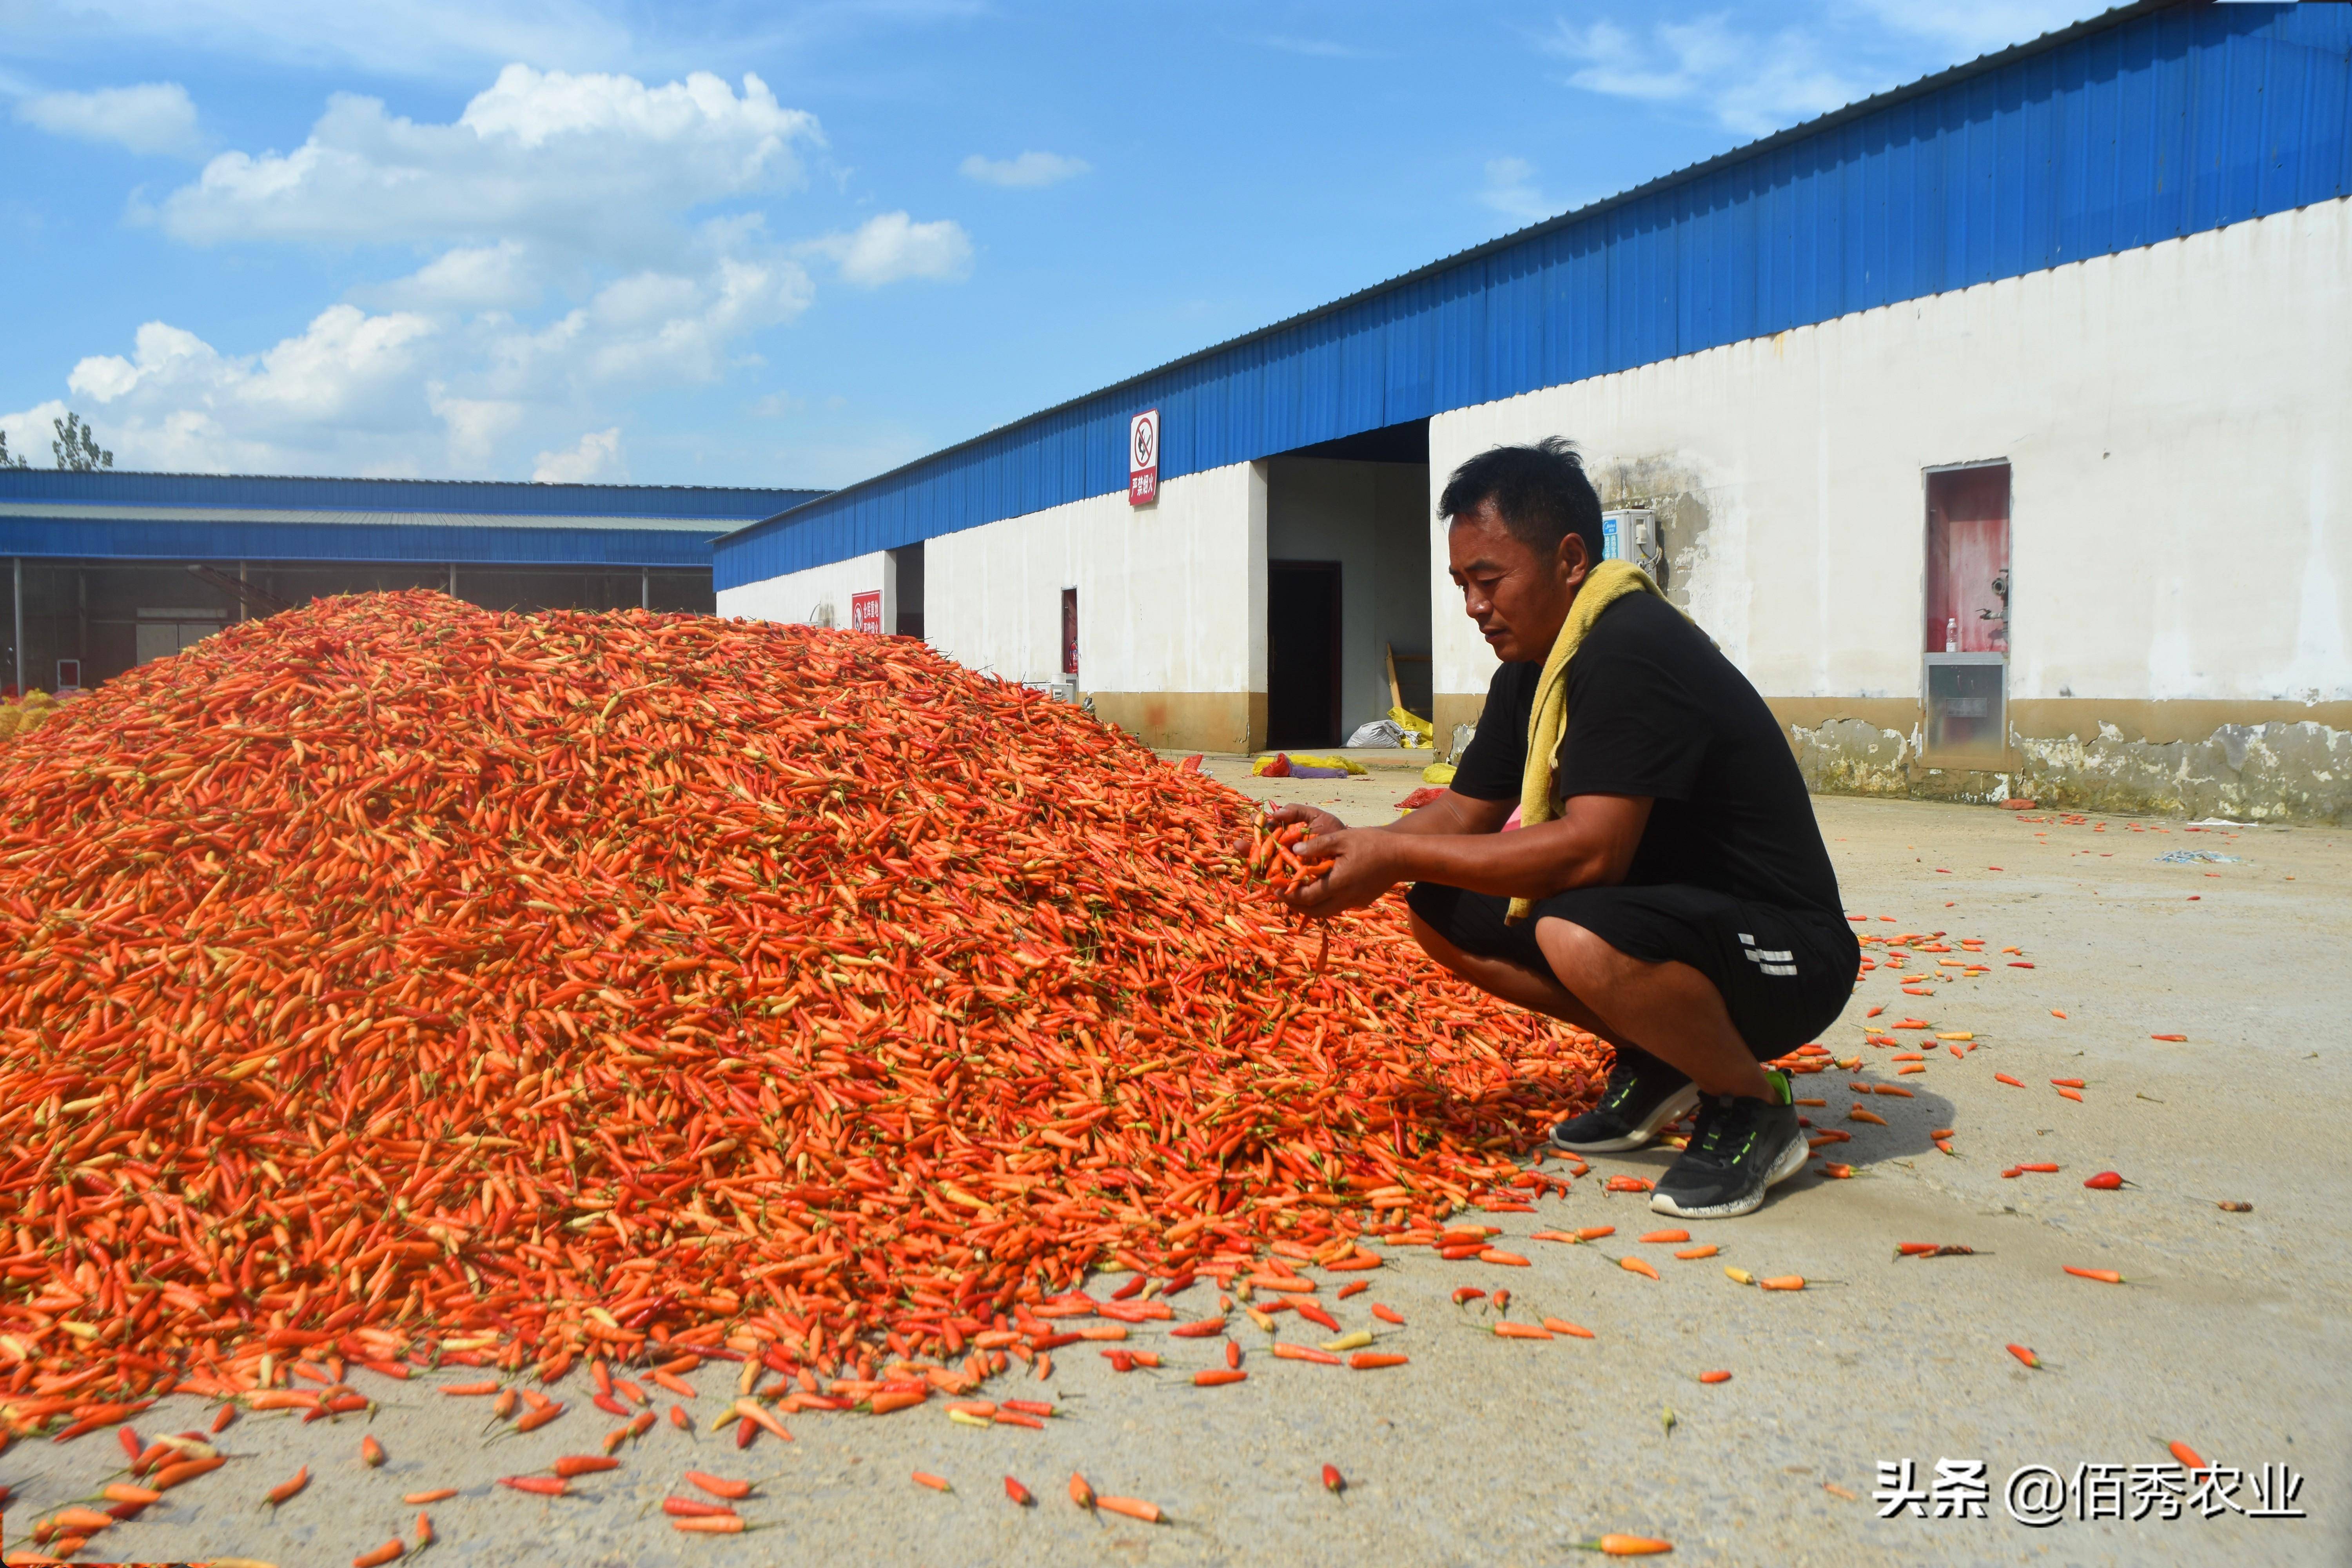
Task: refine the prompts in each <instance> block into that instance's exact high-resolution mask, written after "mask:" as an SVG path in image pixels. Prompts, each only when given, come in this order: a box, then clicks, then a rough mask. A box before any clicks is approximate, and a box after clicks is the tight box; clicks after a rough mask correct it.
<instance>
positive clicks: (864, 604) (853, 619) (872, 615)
mask: <svg viewBox="0 0 2352 1568" xmlns="http://www.w3.org/2000/svg"><path fill="white" fill-rule="evenodd" d="M849 629H850V630H851V631H853V632H872V633H874V634H875V635H876V636H877V637H879V636H881V634H882V594H881V591H880V590H879V589H877V590H876V591H875V592H873V593H871V594H852V595H849Z"/></svg>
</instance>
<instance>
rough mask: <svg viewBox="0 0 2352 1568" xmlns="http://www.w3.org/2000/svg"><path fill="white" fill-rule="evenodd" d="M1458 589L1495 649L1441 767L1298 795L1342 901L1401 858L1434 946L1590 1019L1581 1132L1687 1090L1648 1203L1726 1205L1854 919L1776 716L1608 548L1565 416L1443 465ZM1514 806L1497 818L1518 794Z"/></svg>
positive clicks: (1739, 1208) (1790, 1121) (1581, 1019)
mask: <svg viewBox="0 0 2352 1568" xmlns="http://www.w3.org/2000/svg"><path fill="white" fill-rule="evenodd" d="M1437 510H1438V515H1439V516H1440V517H1441V518H1442V519H1444V521H1445V523H1446V525H1447V526H1446V549H1447V554H1448V557H1449V559H1450V562H1451V564H1452V570H1453V576H1454V583H1455V584H1458V585H1459V586H1460V587H1461V589H1462V603H1463V608H1464V610H1465V612H1466V613H1467V614H1468V615H1469V616H1470V618H1471V619H1472V620H1473V621H1475V622H1476V623H1477V625H1478V630H1479V631H1480V633H1481V634H1483V635H1484V636H1485V637H1486V645H1487V646H1488V647H1491V648H1493V649H1494V650H1495V654H1496V658H1500V659H1501V660H1502V661H1503V662H1502V668H1499V669H1497V670H1496V672H1495V678H1494V681H1493V683H1492V685H1490V686H1489V687H1488V688H1487V692H1486V710H1485V712H1484V714H1483V715H1482V717H1481V719H1480V721H1479V724H1478V730H1477V734H1476V737H1475V739H1474V740H1473V741H1472V742H1471V743H1470V745H1469V746H1468V747H1467V748H1466V749H1465V752H1464V753H1463V756H1462V758H1461V760H1460V764H1459V767H1458V769H1457V771H1456V772H1455V773H1454V781H1453V784H1452V785H1451V787H1450V788H1448V789H1447V791H1446V793H1445V794H1444V795H1443V796H1441V797H1439V798H1438V799H1437V800H1435V801H1433V802H1432V803H1431V804H1430V805H1425V806H1423V807H1422V808H1421V809H1420V810H1419V811H1416V812H1413V813H1412V815H1411V816H1405V817H1403V818H1402V819H1400V820H1398V821H1397V822H1395V823H1393V824H1391V825H1390V826H1385V827H1349V826H1345V825H1344V824H1342V823H1341V822H1340V821H1339V819H1338V818H1337V817H1335V816H1331V815H1330V814H1329V813H1328V812H1321V811H1316V810H1312V809H1310V808H1308V807H1306V806H1300V805H1288V806H1284V807H1282V808H1281V809H1280V810H1278V811H1276V813H1275V814H1274V816H1273V818H1272V820H1273V821H1274V822H1276V823H1277V824H1280V823H1290V822H1303V823H1306V824H1307V826H1308V828H1309V829H1310V837H1307V838H1306V839H1305V840H1304V841H1303V842H1302V843H1300V845H1299V846H1298V851H1297V852H1298V855H1299V858H1301V859H1302V860H1305V861H1307V862H1309V863H1312V862H1315V861H1318V860H1321V861H1328V867H1327V868H1326V869H1325V870H1324V872H1323V874H1322V875H1321V876H1320V877H1318V878H1317V879H1315V880H1313V881H1310V882H1307V883H1306V884H1305V885H1303V886H1302V887H1300V888H1299V889H1297V891H1296V892H1295V893H1294V894H1293V895H1291V902H1292V903H1293V905H1294V906H1295V907H1296V908H1297V909H1298V910H1301V911H1302V912H1304V913H1306V914H1309V915H1333V914H1338V913H1339V912H1340V911H1341V910H1350V909H1355V908H1359V907H1360V906H1362V905H1365V904H1369V903H1370V902H1371V901H1373V900H1375V899H1378V898H1380V897H1381V895H1382V894H1383V893H1385V892H1387V891H1388V890H1389V889H1391V887H1394V886H1395V885H1396V884H1398V883H1400V882H1411V883H1412V884H1413V886H1412V890H1411V892H1410V893H1409V894H1408V895H1407V903H1408V906H1409V908H1410V909H1411V911H1412V932H1413V935H1414V936H1415V938H1417V939H1418V940H1419V941H1420V942H1421V945H1422V946H1423V948H1424V949H1426V950H1427V951H1428V952H1429V955H1430V956H1431V957H1432V958H1433V959H1435V960H1436V961H1437V962H1438V963H1441V964H1443V965H1444V966H1445V967H1446V968H1447V969H1449V970H1452V971H1453V972H1454V973H1455V974H1458V975H1460V976H1461V977H1462V978H1463V979H1465V980H1466V981H1468V982H1469V983H1470V984H1473V985H1475V986H1477V987H1479V988H1480V989H1481V990H1483V991H1486V992H1488V993H1490V994H1493V995H1496V996H1498V997H1500V998H1502V999H1503V1000H1504V1001H1506V1002H1510V1003H1514V1004H1516V1005H1519V1006H1521V1007H1527V1008H1530V1009H1532V1010H1533V1011H1536V1012H1538V1013H1544V1014H1549V1016H1552V1017H1555V1018H1559V1019H1562V1020H1564V1021H1565V1022H1567V1023H1570V1024H1572V1025H1574V1026H1576V1027H1578V1028H1580V1029H1585V1030H1589V1031H1591V1033H1593V1034H1595V1035H1598V1036H1600V1037H1601V1038H1602V1039H1604V1040H1607V1041H1608V1042H1609V1043H1610V1044H1611V1045H1612V1047H1615V1049H1616V1058H1617V1059H1616V1066H1615V1068H1613V1069H1612V1071H1611V1073H1610V1075H1609V1084H1608V1088H1607V1089H1606V1090H1605V1091H1604V1092H1603V1093H1602V1095H1601V1100H1600V1101H1599V1103H1598V1104H1597V1105H1595V1106H1594V1107H1593V1109H1592V1110H1589V1111H1586V1112H1585V1113H1583V1114H1582V1115H1580V1116H1577V1117H1574V1118H1572V1119H1571V1120H1570V1121H1563V1122H1561V1123H1559V1125H1558V1126H1556V1127H1554V1128H1553V1129H1552V1130H1551V1142H1552V1143H1553V1144H1554V1145H1556V1146H1557V1147H1559V1148H1561V1149H1565V1150H1569V1151H1571V1152H1577V1153H1598V1152H1612V1151H1617V1150H1624V1149H1634V1148H1638V1147H1640V1146H1641V1145H1643V1143H1646V1142H1649V1141H1650V1140H1651V1139H1652V1138H1654V1137H1655V1136H1657V1134H1658V1131H1659V1130H1660V1129H1661V1128H1662V1127H1664V1126H1665V1125H1666V1124H1667V1123H1669V1122H1672V1121H1677V1120H1679V1119H1680V1118H1681V1117H1682V1116H1683V1115H1684V1114H1685V1112H1687V1111H1689V1110H1691V1109H1692V1107H1693V1106H1694V1105H1696V1107H1697V1108H1698V1117H1697V1121H1696V1128H1695V1131H1693V1133H1692V1136H1691V1139H1690V1142H1689V1143H1688V1145H1687V1147H1685V1150H1684V1151H1683V1153H1682V1156H1681V1158H1679V1159H1678V1160H1676V1161H1675V1163H1674V1165H1673V1167H1672V1168H1671V1169H1669V1170H1668V1171H1667V1172H1666V1173H1665V1174H1664V1177H1663V1178H1661V1179H1660V1181H1659V1182H1658V1185H1657V1191H1656V1194H1655V1196H1654V1197H1653V1199H1652V1200H1651V1207H1653V1208H1654V1209H1655V1210H1657V1211H1658V1212H1659V1213H1660V1214H1666V1215H1676V1216H1678V1217H1680V1218H1684V1219H1727V1218H1730V1217H1732V1216H1733V1215H1744V1214H1747V1213H1748V1212H1749V1211H1751V1210H1753V1209H1755V1208H1756V1207H1757V1206H1758V1205H1760V1204H1762V1203H1763V1201H1764V1194H1765V1193H1766V1191H1767V1189H1769V1187H1771V1186H1772V1185H1773V1184H1775V1183H1777V1182H1780V1181H1783V1180H1785V1179H1787V1178H1788V1177H1789V1176H1791V1175H1793V1174H1795V1173H1796V1172H1797V1171H1798V1170H1800V1169H1801V1168H1802V1166H1803V1164H1804V1162H1805V1157H1806V1153H1807V1149H1806V1144H1805V1136H1804V1132H1803V1130H1802V1129H1801V1127H1800V1125H1799V1124H1798V1121H1797V1111H1796V1108H1795V1106H1794V1105H1793V1104H1792V1103H1791V1100H1790V1092H1789V1080H1788V1079H1787V1077H1786V1075H1785V1074H1782V1073H1780V1072H1777V1071H1772V1070H1769V1069H1767V1068H1764V1067H1763V1066H1762V1065H1761V1064H1762V1063H1764V1062H1766V1061H1769V1060H1771V1059H1772V1058H1776V1057H1779V1056H1781V1055H1783V1054H1785V1053H1786V1052H1788V1051H1789V1050H1790V1049H1792V1048H1793V1047H1796V1046H1799V1045H1801V1044H1803V1043H1804V1042H1806V1041H1808V1040H1810V1039H1811V1038H1813V1037H1814V1036H1815V1035H1817V1034H1818V1033H1819V1032H1820V1031H1821V1030H1822V1028H1823V1027H1824V1026H1827V1025H1828V1024H1830V1023H1831V1022H1832V1020H1834V1019H1835V1018H1836V1017H1837V1016H1838V1013H1839V1011H1840V1010H1841V1009H1842V1008H1843V1006H1844V1005H1845V1003H1846V1001H1847V1000H1848V998H1849V997H1851V996H1852V994H1853V983H1854V979H1855V977H1856V975H1857V974H1859V973H1860V971H1861V956H1862V954H1861V946H1860V944H1859V943H1858V942H1856V941H1855V940H1854V935H1853V929H1852V928H1851V927H1850V926H1849V925H1848V924H1847V923H1846V921H1845V916H1844V910H1843V906H1842V905H1841V903H1840V902H1839V900H1838V888H1837V877H1836V873H1835V872H1834V871H1833V870H1832V868H1831V866H1830V858H1829V851H1828V849H1827V847H1825V846H1824V845H1823V844H1822V835H1821V828H1820V826H1818V825H1817V824H1816V823H1815V822H1814V820H1813V812H1812V805H1811V802H1810V801H1809V800H1807V798H1806V795H1805V786H1804V782H1803V780H1802V778H1801V776H1800V774H1799V773H1798V772H1797V764H1796V762H1795V760H1794V758H1792V757H1791V756H1790V752H1789V745H1788V742H1786V741H1785V740H1784V739H1782V737H1781V733H1780V725H1779V723H1778V722H1777V721H1775V720H1774V719H1773V717H1772V714H1771V711H1770V710H1769V709H1768V708H1766V707H1765V705H1764V700H1763V699H1762V698H1761V697H1759V695H1757V692H1756V689H1755V688H1754V687H1753V686H1751V685H1749V684H1748V679H1747V678H1746V677H1745V676H1743V675H1741V674H1740V673H1739V671H1738V669H1736V668H1733V667H1732V664H1731V661H1730V660H1728V659H1727V658H1724V656H1723V655H1722V653H1721V652H1719V651H1718V650H1717V647H1715V645H1714V643H1713V642H1711V641H1710V640H1709V639H1708V638H1707V637H1706V633H1704V632H1703V631H1701V630H1700V629H1699V628H1698V627H1697V626H1695V625H1693V624H1692V623H1691V622H1690V621H1689V620H1688V619H1687V618H1686V617H1685V616H1684V615H1683V614H1682V612H1681V611H1679V610H1677V609H1676V608H1675V606H1674V605H1672V604H1670V603H1669V602H1668V601H1667V600H1666V598H1665V597H1664V595H1662V594H1661V593H1660V592H1659V590H1658V588H1657V585H1656V584H1654V583H1653V582H1652V581H1651V580H1650V578H1649V576H1648V575H1647V574H1644V573H1643V572H1642V571H1641V570H1640V569H1639V568H1637V567H1634V566H1633V565H1630V564H1628V563H1624V562H1619V561H1606V560H1603V559H1602V556H1601V501H1600V498H1599V497H1598V496H1597V495H1596V494H1595V493H1594V491H1593V489H1592V485H1591V481H1590V480H1589V479H1587V478H1586V476H1585V473H1584V470H1583V467H1582V465H1581V463H1580V461H1579V459H1578V458H1577V455H1576V452H1575V450H1574V449H1573V448H1572V447H1570V446H1569V445H1568V444H1567V443H1566V442H1564V441H1561V440H1559V439H1557V438H1554V439H1550V440H1547V441H1543V442H1540V443H1538V444H1537V445H1535V446H1531V447H1496V448H1495V449H1494V450H1492V451H1488V452H1486V453H1484V454H1482V455H1480V456H1478V457H1475V458H1471V459H1470V460H1469V461H1468V462H1466V463H1465V464H1463V465H1462V467H1461V468H1458V469H1456V470H1455V471H1454V475H1453V476H1452V478H1451V479H1449V481H1448V482H1447V484H1446V487H1445V490H1444V495H1443V496H1442V497H1441V498H1440V500H1439V502H1438V509H1437ZM1514 808H1516V816H1517V818H1518V821H1517V826H1516V827H1515V828H1514V829H1513V830H1512V831H1505V828H1506V827H1507V826H1509V825H1510V824H1511V819H1512V817H1513V816H1514V815H1515V810H1514Z"/></svg>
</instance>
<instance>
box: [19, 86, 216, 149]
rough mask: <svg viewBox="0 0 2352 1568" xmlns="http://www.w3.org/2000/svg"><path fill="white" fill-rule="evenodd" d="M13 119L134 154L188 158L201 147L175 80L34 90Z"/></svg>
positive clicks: (190, 108)
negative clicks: (84, 89) (79, 89)
mask: <svg viewBox="0 0 2352 1568" xmlns="http://www.w3.org/2000/svg"><path fill="white" fill-rule="evenodd" d="M16 118H17V119H18V120H20V121H24V122H25V123H26V124H27V125H30V126H33V127H36V128H37V129H38V130H42V131H46V132H48V133H49V134H50V135H52V136H71V137H74V138H76V139H77V140H79V141H83V142H111V143H112V144H113V145H115V146H118V147H122V148H126V149H128V150H129V151H131V152H133V153H169V154H172V155H173V156H178V157H192V156H194V155H195V154H196V153H198V152H199V151H201V150H202V139H201V138H200V137H199V136H198V134H197V132H196V106H195V104H194V102H192V101H191V100H189V98H188V89H186V88H184V87H182V86H181V85H180V84H179V83H178V82H176V81H150V82H142V83H140V84H139V85H138V86H136V87H102V88H100V89H97V90H96V91H95V92H43V93H36V94H34V95H33V96H31V97H29V98H26V99H22V100H18V102H17V104H16Z"/></svg>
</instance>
